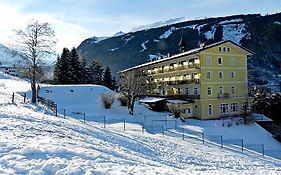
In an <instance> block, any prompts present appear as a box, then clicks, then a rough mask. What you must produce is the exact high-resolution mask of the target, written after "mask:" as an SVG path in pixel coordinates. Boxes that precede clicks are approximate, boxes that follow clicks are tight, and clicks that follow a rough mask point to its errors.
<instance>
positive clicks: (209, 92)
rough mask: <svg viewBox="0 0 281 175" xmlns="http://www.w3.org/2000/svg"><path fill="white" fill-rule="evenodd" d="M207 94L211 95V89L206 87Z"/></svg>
mask: <svg viewBox="0 0 281 175" xmlns="http://www.w3.org/2000/svg"><path fill="white" fill-rule="evenodd" d="M207 93H208V95H212V88H211V87H208V90H207Z"/></svg>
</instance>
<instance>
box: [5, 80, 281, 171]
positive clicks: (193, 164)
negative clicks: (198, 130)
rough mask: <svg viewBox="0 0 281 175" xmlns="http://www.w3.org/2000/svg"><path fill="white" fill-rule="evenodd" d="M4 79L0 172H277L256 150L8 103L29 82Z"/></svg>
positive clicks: (275, 163)
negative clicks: (123, 128)
mask: <svg viewBox="0 0 281 175" xmlns="http://www.w3.org/2000/svg"><path fill="white" fill-rule="evenodd" d="M8 82H10V83H8ZM8 82H7V83H6V80H3V79H2V80H1V81H0V91H1V92H0V103H1V104H2V105H1V106H0V174H36V175H37V174H42V175H44V174H56V175H60V174H280V173H281V163H280V162H279V161H274V160H271V159H266V158H264V159H262V158H261V157H259V156H256V155H254V154H253V155H250V156H249V155H246V154H242V153H237V152H233V151H230V150H226V149H221V148H219V147H216V146H213V145H210V144H207V145H202V144H201V143H199V142H200V141H199V140H195V139H188V140H186V141H183V140H181V139H176V138H171V137H168V136H165V137H163V136H162V135H161V134H149V133H144V134H142V133H141V132H133V131H126V132H122V131H117V130H116V128H115V129H114V128H113V129H110V127H107V128H102V127H97V126H95V125H94V126H93V125H89V124H87V123H86V124H85V123H83V122H81V121H79V120H76V119H73V118H69V117H67V118H66V119H63V118H61V117H55V116H53V115H52V113H50V112H48V110H46V109H45V108H44V107H40V106H33V105H30V104H24V103H21V102H16V103H15V104H12V103H10V102H9V98H10V96H8V95H7V94H10V92H12V91H20V90H23V89H24V88H28V87H30V86H29V84H27V83H26V82H24V81H18V80H10V79H8ZM3 86H5V88H4V87H3ZM25 90H26V89H25ZM5 94H6V95H5ZM19 98H20V96H19ZM4 104H5V105H4ZM128 125H130V124H128Z"/></svg>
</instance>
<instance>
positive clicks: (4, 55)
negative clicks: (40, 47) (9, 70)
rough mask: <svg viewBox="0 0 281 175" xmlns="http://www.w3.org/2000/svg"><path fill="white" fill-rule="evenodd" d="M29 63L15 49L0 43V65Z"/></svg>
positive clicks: (22, 65) (20, 65) (21, 65)
mask: <svg viewBox="0 0 281 175" xmlns="http://www.w3.org/2000/svg"><path fill="white" fill-rule="evenodd" d="M29 64H30V61H29V60H28V59H27V58H25V57H24V56H22V55H21V54H19V53H18V52H17V51H15V50H12V49H10V48H8V47H6V46H4V45H2V44H0V66H7V67H11V66H14V65H15V66H17V67H26V66H28V65H29Z"/></svg>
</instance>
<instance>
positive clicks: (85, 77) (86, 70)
mask: <svg viewBox="0 0 281 175" xmlns="http://www.w3.org/2000/svg"><path fill="white" fill-rule="evenodd" d="M80 64H81V72H82V77H81V83H82V84H88V83H91V82H90V80H91V76H92V72H91V69H90V67H89V66H88V65H87V60H86V58H85V57H81V58H80Z"/></svg>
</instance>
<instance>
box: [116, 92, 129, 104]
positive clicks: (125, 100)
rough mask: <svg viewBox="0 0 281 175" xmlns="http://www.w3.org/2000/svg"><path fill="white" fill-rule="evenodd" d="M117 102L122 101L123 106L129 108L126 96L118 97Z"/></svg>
mask: <svg viewBox="0 0 281 175" xmlns="http://www.w3.org/2000/svg"><path fill="white" fill-rule="evenodd" d="M117 100H119V101H120V105H121V106H128V98H127V97H126V96H125V95H123V94H120V95H118V97H117Z"/></svg>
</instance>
